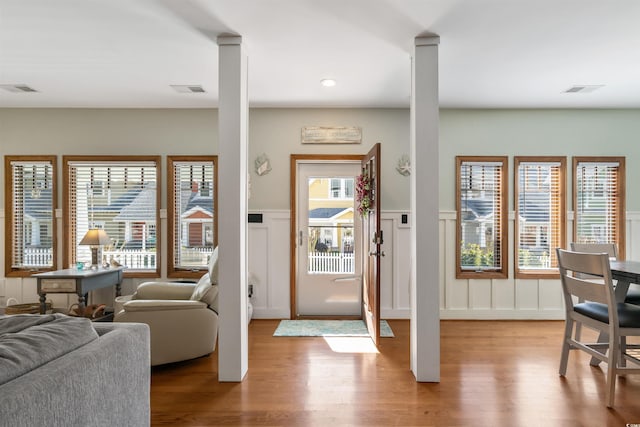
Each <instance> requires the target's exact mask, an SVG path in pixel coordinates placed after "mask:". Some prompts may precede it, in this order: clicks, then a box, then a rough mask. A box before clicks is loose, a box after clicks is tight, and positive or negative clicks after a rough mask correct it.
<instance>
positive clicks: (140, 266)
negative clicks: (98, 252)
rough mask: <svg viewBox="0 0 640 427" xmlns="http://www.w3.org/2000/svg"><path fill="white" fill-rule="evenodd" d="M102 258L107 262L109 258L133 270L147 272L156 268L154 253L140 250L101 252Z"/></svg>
mask: <svg viewBox="0 0 640 427" xmlns="http://www.w3.org/2000/svg"><path fill="white" fill-rule="evenodd" d="M102 256H103V257H104V258H106V260H107V261H109V260H111V258H113V259H115V260H116V261H118V262H119V263H120V264H122V265H124V266H126V267H128V268H131V269H134V270H149V269H155V268H156V259H157V257H156V253H155V251H153V252H151V251H146V250H142V249H121V250H118V251H102Z"/></svg>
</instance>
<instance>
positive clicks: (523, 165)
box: [514, 156, 566, 278]
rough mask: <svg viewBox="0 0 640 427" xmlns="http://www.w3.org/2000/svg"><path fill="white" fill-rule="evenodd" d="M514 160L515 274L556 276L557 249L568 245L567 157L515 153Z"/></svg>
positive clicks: (523, 276)
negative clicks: (566, 219) (566, 240)
mask: <svg viewBox="0 0 640 427" xmlns="http://www.w3.org/2000/svg"><path fill="white" fill-rule="evenodd" d="M514 162H515V166H514V168H515V177H514V178H515V187H514V188H515V193H514V194H515V196H514V200H515V208H516V218H515V219H516V223H515V227H514V228H515V233H516V238H515V249H516V250H515V252H516V256H515V259H516V260H517V262H516V264H515V265H516V269H515V270H516V277H521V278H533V277H537V278H549V277H552V276H554V277H555V276H557V275H558V269H557V268H558V263H557V258H556V252H555V249H556V248H558V247H560V248H564V247H565V234H566V233H565V216H566V215H565V212H566V201H565V199H566V195H565V187H566V183H565V176H566V158H565V157H518V156H516V157H515V158H514Z"/></svg>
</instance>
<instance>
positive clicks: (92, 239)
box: [80, 228, 111, 246]
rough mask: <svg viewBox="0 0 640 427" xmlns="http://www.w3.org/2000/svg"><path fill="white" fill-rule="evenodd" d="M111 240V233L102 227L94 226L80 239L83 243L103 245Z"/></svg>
mask: <svg viewBox="0 0 640 427" xmlns="http://www.w3.org/2000/svg"><path fill="white" fill-rule="evenodd" d="M110 242H111V239H110V238H109V235H108V234H107V232H106V231H104V230H103V229H101V228H92V229H90V230H89V231H87V234H85V235H84V237H83V238H82V240H81V241H80V244H81V245H90V246H102V245H107V244H109V243H110Z"/></svg>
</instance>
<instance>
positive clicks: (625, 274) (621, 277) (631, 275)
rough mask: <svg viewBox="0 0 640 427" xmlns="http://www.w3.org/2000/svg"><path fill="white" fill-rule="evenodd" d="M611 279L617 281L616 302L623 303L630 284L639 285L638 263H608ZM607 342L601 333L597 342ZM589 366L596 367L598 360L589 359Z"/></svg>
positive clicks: (607, 339)
mask: <svg viewBox="0 0 640 427" xmlns="http://www.w3.org/2000/svg"><path fill="white" fill-rule="evenodd" d="M610 266H611V278H612V279H613V280H617V281H618V282H617V283H616V287H615V291H614V292H615V297H616V302H624V300H625V298H626V297H627V291H628V290H629V286H631V284H632V283H636V284H640V262H639V261H613V260H612V261H610ZM607 341H609V334H607V333H605V332H602V333H601V334H600V336H599V337H598V342H599V343H603V342H607ZM590 364H591V365H592V366H597V365H599V364H600V360H599V359H596V358H595V357H592V358H591V362H590Z"/></svg>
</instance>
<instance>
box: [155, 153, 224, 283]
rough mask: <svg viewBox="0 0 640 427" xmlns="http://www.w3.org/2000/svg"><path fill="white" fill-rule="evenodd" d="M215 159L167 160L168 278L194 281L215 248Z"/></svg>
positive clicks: (178, 157) (186, 158)
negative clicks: (191, 279)
mask: <svg viewBox="0 0 640 427" xmlns="http://www.w3.org/2000/svg"><path fill="white" fill-rule="evenodd" d="M217 161H218V160H217V156H168V157H167V165H168V168H167V169H168V171H169V172H168V175H169V179H170V181H169V186H168V191H167V193H168V195H169V200H168V209H167V219H168V229H169V235H168V242H169V250H168V258H169V265H168V268H167V274H168V276H169V277H197V276H200V275H202V272H203V271H205V270H206V269H207V266H208V263H209V257H210V256H211V254H212V253H213V249H214V248H215V246H216V245H217V241H218V233H217V225H218V221H217V212H216V211H217V209H216V203H217V201H216V194H217V191H216V188H217V187H216V186H217Z"/></svg>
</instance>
